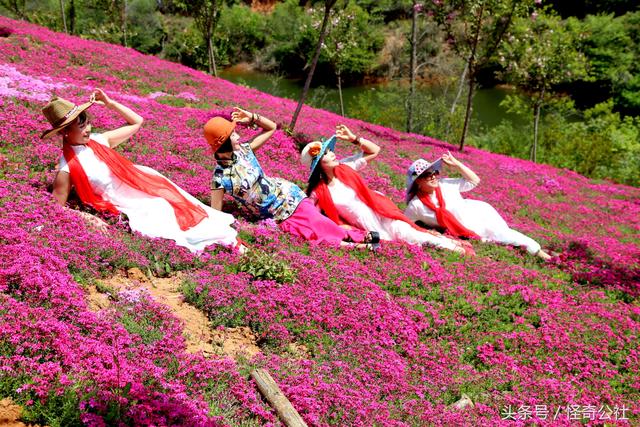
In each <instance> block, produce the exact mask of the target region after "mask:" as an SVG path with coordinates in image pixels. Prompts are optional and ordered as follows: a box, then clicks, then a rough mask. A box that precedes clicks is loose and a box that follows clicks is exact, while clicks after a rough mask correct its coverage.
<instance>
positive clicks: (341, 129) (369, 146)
mask: <svg viewBox="0 0 640 427" xmlns="http://www.w3.org/2000/svg"><path fill="white" fill-rule="evenodd" d="M336 137H338V138H339V139H343V140H345V141H349V142H350V143H352V144H354V145H357V146H359V147H360V149H361V150H362V153H363V157H362V158H363V159H365V160H366V161H367V163H369V162H370V161H371V160H373V159H375V158H376V156H377V155H378V153H380V146H379V145H378V144H375V143H373V142H371V141H369V140H368V139H365V138H363V137H361V136H356V134H355V133H353V132H351V130H350V129H349V128H348V127H346V126H345V125H338V126H336Z"/></svg>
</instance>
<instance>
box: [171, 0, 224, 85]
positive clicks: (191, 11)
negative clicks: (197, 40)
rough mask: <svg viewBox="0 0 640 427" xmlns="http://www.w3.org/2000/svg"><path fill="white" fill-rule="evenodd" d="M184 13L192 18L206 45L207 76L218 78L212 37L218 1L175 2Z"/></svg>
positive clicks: (217, 14)
mask: <svg viewBox="0 0 640 427" xmlns="http://www.w3.org/2000/svg"><path fill="white" fill-rule="evenodd" d="M175 3H176V4H177V5H178V6H179V7H180V8H181V9H182V10H183V11H184V12H186V13H187V14H188V15H189V16H191V17H193V18H194V20H195V23H196V27H197V28H198V31H200V34H202V37H203V38H204V40H205V42H206V44H207V57H208V68H209V74H213V75H214V76H216V77H217V76H218V70H217V67H216V56H215V46H214V43H213V37H214V35H215V31H216V26H217V25H218V20H219V19H220V4H221V2H220V1H219V0H193V1H191V0H189V1H187V0H180V1H176V2H175Z"/></svg>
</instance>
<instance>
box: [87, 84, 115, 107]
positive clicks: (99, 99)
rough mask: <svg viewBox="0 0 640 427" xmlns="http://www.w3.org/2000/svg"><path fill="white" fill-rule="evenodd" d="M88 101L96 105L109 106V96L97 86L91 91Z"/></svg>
mask: <svg viewBox="0 0 640 427" xmlns="http://www.w3.org/2000/svg"><path fill="white" fill-rule="evenodd" d="M89 100H90V101H94V102H95V103H96V104H98V105H104V106H109V105H110V104H111V102H112V101H111V98H109V96H108V95H107V94H106V93H105V92H104V91H103V90H102V89H99V88H96V89H95V90H94V91H93V93H92V94H91V98H89Z"/></svg>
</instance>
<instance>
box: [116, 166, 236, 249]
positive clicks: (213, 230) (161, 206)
mask: <svg viewBox="0 0 640 427" xmlns="http://www.w3.org/2000/svg"><path fill="white" fill-rule="evenodd" d="M136 167H137V168H139V169H141V170H143V171H145V172H148V173H151V174H154V175H160V176H163V175H161V174H160V173H158V172H157V171H155V170H153V169H151V168H148V167H146V166H139V165H136ZM165 178H166V177H165ZM167 180H169V179H168V178H167ZM169 182H171V180H169ZM171 183H172V184H173V182H171ZM112 184H113V185H107V186H106V187H105V188H104V190H105V191H104V193H103V197H104V198H105V199H107V200H109V201H110V202H111V203H112V204H113V205H115V206H116V207H117V208H118V210H120V211H121V212H123V213H124V214H126V215H127V217H128V218H129V225H130V226H131V229H132V230H134V231H137V232H139V233H141V234H143V235H145V236H148V237H161V238H163V239H171V240H174V241H175V242H176V244H177V245H180V246H184V247H185V248H187V249H189V250H190V251H191V252H198V251H202V250H203V249H204V248H206V247H207V246H209V245H213V244H222V245H225V246H234V245H235V244H236V242H237V240H236V236H237V232H236V230H234V229H233V228H231V224H233V222H234V221H235V220H234V218H233V216H232V215H230V214H227V213H224V212H221V211H218V210H215V209H212V208H211V207H209V206H207V205H205V204H203V203H202V202H200V201H199V200H198V199H196V198H195V197H193V196H191V195H190V194H189V193H187V192H186V191H184V190H182V189H181V188H180V187H178V186H177V185H175V184H173V185H175V187H176V188H177V189H178V190H179V191H180V193H181V194H182V195H183V196H185V197H186V198H187V199H188V200H189V201H190V202H192V203H194V204H195V205H198V206H200V207H202V208H203V209H204V210H205V211H206V213H207V217H206V218H204V219H203V220H202V221H201V222H200V223H198V224H197V225H196V226H194V227H191V228H190V229H188V230H186V231H182V230H181V229H180V226H179V225H178V221H177V219H176V216H175V213H174V210H173V207H172V206H171V205H170V204H169V202H167V201H166V200H165V199H163V198H160V197H153V196H149V195H148V194H146V193H143V192H141V191H138V190H136V189H134V188H131V187H129V186H128V185H127V184H125V183H123V182H121V181H119V180H118V179H117V178H113V182H112Z"/></svg>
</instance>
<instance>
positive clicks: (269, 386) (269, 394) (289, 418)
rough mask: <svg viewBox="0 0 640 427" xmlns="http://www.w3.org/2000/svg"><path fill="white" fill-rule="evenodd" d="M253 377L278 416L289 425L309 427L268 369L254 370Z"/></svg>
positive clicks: (289, 426)
mask: <svg viewBox="0 0 640 427" xmlns="http://www.w3.org/2000/svg"><path fill="white" fill-rule="evenodd" d="M251 378H253V379H254V381H255V382H256V384H258V390H260V393H262V396H264V398H265V399H267V401H268V402H269V404H270V405H271V406H273V409H275V410H276V413H277V414H278V417H279V418H280V420H281V421H282V422H283V423H284V424H285V425H286V426H287V427H307V423H305V422H304V420H303V419H302V417H301V416H300V414H298V411H296V409H295V408H294V407H293V405H292V404H291V402H289V399H287V397H286V396H285V395H284V394H283V393H282V391H280V387H278V384H276V382H275V381H274V380H273V378H272V377H271V375H269V373H268V372H267V371H266V370H264V369H255V370H253V371H252V372H251Z"/></svg>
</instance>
